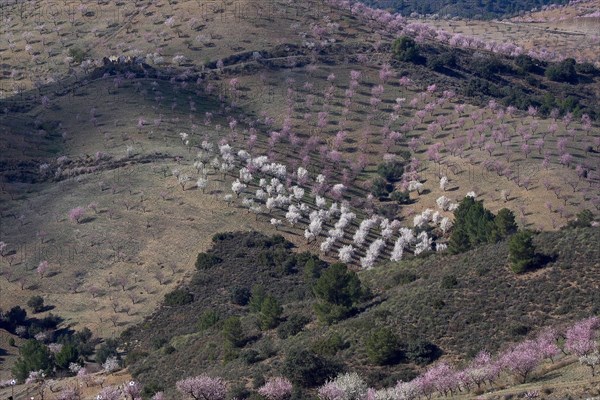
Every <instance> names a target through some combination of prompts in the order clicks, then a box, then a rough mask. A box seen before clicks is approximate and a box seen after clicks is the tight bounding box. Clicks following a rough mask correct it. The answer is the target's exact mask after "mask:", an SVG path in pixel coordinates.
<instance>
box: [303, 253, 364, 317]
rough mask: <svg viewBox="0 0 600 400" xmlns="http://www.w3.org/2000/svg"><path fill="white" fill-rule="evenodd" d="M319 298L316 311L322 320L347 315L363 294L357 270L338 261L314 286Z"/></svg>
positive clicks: (324, 272)
mask: <svg viewBox="0 0 600 400" xmlns="http://www.w3.org/2000/svg"><path fill="white" fill-rule="evenodd" d="M313 292H314V293H315V295H316V296H317V298H318V299H319V302H318V303H317V304H315V311H316V313H317V315H318V317H319V319H320V320H321V321H324V322H326V323H332V322H335V321H339V320H341V319H344V318H345V317H347V316H348V315H349V314H350V313H351V312H352V309H353V306H354V304H355V303H357V302H358V301H359V300H360V298H361V297H362V296H363V289H362V287H361V284H360V280H359V279H358V276H357V275H356V273H355V272H353V271H350V270H348V269H347V268H346V266H345V265H344V264H340V263H336V264H333V265H331V266H330V267H329V268H327V269H326V270H325V271H323V273H322V274H321V276H320V277H319V279H317V281H316V283H315V284H314V286H313Z"/></svg>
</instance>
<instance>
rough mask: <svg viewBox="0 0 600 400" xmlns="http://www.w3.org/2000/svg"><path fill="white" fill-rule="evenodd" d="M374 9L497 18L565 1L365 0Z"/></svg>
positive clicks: (406, 13) (403, 12)
mask: <svg viewBox="0 0 600 400" xmlns="http://www.w3.org/2000/svg"><path fill="white" fill-rule="evenodd" d="M363 2H364V3H365V4H369V5H371V6H372V7H380V8H385V9H393V10H395V11H398V12H400V13H402V14H403V15H409V14H411V13H412V12H417V13H419V14H439V15H451V16H459V17H466V18H473V17H475V18H486V19H490V18H497V17H501V16H503V15H505V14H515V13H518V12H519V11H529V10H530V9H532V8H534V7H539V6H541V5H545V4H564V3H565V2H566V1H565V0H535V1H515V0H502V1H493V0H491V1H487V2H481V1H474V0H460V1H456V0H452V1H451V0H427V1H415V0H412V1H406V0H404V1H396V0H387V1H381V0H375V1H373V0H363Z"/></svg>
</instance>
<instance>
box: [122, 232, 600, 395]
mask: <svg viewBox="0 0 600 400" xmlns="http://www.w3.org/2000/svg"><path fill="white" fill-rule="evenodd" d="M599 239H600V231H599V230H598V229H579V230H572V231H561V232H557V233H542V234H539V235H538V236H537V237H536V239H535V243H536V245H537V249H538V251H539V252H540V253H542V254H545V255H549V256H553V259H552V260H551V261H549V263H548V264H546V265H545V266H544V267H543V268H541V269H539V270H537V271H535V272H532V273H529V274H526V275H522V276H515V275H514V274H513V273H511V272H510V271H509V269H508V267H507V265H506V264H507V262H506V258H507V255H506V254H507V246H506V243H505V242H502V243H498V244H495V245H488V246H483V247H481V248H478V249H475V250H473V251H470V252H467V253H465V254H461V255H456V256H448V255H446V256H440V255H435V254H432V255H430V256H428V257H425V258H416V259H409V260H406V261H402V262H400V263H391V264H389V265H386V266H382V267H380V268H377V269H375V270H372V271H366V272H361V274H360V276H361V280H362V281H363V282H364V283H366V284H367V285H368V286H369V287H370V288H371V289H372V290H373V293H374V295H375V297H374V298H373V300H372V301H371V302H369V304H365V305H364V306H366V308H364V309H363V311H362V312H360V313H359V314H358V315H356V316H354V317H352V318H349V319H347V320H345V321H342V322H340V323H337V324H334V325H332V326H329V327H327V326H322V325H321V324H319V323H317V322H316V321H313V322H311V323H310V324H308V325H307V326H306V327H305V329H304V330H303V332H301V333H300V334H298V335H297V336H294V337H291V338H288V339H285V340H283V339H280V338H278V336H277V335H276V334H275V331H273V330H272V331H266V332H262V333H261V332H260V331H259V330H258V329H257V327H256V325H255V324H256V322H257V315H256V314H254V313H251V312H250V311H249V309H248V308H247V307H240V306H235V305H233V304H231V301H230V296H229V293H230V291H231V289H232V288H234V287H236V286H239V285H240V284H242V285H244V286H247V287H251V286H252V285H253V284H254V283H256V282H261V281H262V282H264V283H266V282H269V283H268V286H267V290H268V291H269V292H271V293H272V294H273V295H275V296H277V297H278V298H279V299H280V300H281V301H282V303H283V304H284V309H285V312H284V316H285V317H289V316H290V315H291V314H292V313H300V314H303V315H311V316H312V317H311V318H313V319H314V312H312V304H313V301H314V300H312V297H311V296H310V291H309V290H308V288H307V287H306V286H305V284H304V282H303V278H302V277H301V276H299V275H298V272H296V273H293V274H291V275H284V276H281V275H280V274H279V273H277V272H276V271H277V269H276V268H266V267H265V266H264V265H262V264H261V262H260V261H258V262H257V259H256V258H255V256H254V255H253V254H256V252H257V251H259V249H257V248H256V247H253V248H246V249H244V243H245V241H246V240H247V239H245V237H244V236H240V237H237V238H235V239H232V240H227V241H223V242H219V243H217V244H216V245H215V248H214V253H215V254H217V255H219V256H220V257H222V258H223V259H224V261H223V264H222V265H219V266H217V267H214V269H211V270H209V271H207V272H202V273H199V274H198V275H197V277H195V278H194V279H193V280H192V282H201V283H202V285H201V286H198V285H197V284H194V283H192V285H190V290H191V291H192V292H193V293H194V294H195V301H194V302H193V303H192V304H189V305H186V306H181V307H178V308H171V307H163V308H161V309H160V310H159V311H158V312H157V313H156V314H155V315H153V316H152V317H151V318H150V319H149V320H147V321H146V322H145V323H144V324H142V325H140V326H138V327H137V328H134V329H132V330H130V331H129V332H128V334H127V335H126V336H125V338H126V340H127V341H128V342H129V343H135V344H134V345H133V346H132V352H133V353H134V354H136V356H138V357H139V356H140V352H141V353H142V354H144V356H143V357H141V359H138V360H137V361H135V362H133V364H132V366H131V367H130V370H131V371H132V373H133V374H134V375H135V376H138V377H139V378H140V379H141V380H142V381H144V382H159V383H161V384H163V385H165V384H166V385H167V386H172V384H173V383H174V381H175V380H177V379H179V378H180V377H181V376H185V375H188V374H198V373H200V372H202V371H209V372H211V373H214V374H219V375H222V376H224V377H225V378H226V379H227V380H228V381H230V382H231V383H232V384H233V383H235V382H237V383H242V382H246V381H248V382H251V381H252V379H253V378H254V377H256V375H259V376H260V375H265V376H270V375H277V374H280V373H281V372H280V368H281V362H282V360H283V358H284V356H285V354H286V353H287V350H288V349H290V348H291V347H293V346H301V347H304V348H309V347H310V346H311V344H314V343H315V342H316V341H317V340H319V338H323V337H327V336H328V335H331V334H332V333H334V332H338V333H340V334H342V336H343V337H344V339H345V340H346V341H347V342H348V343H349V344H350V347H349V348H348V349H346V350H342V351H341V352H339V353H338V355H337V357H338V359H339V360H340V361H342V362H343V363H344V364H345V365H346V366H347V367H348V368H349V369H350V370H354V371H358V372H359V373H360V374H361V375H363V376H365V377H367V379H369V380H370V383H371V384H373V385H376V386H382V385H385V384H388V385H389V384H390V383H392V382H394V381H395V380H396V379H399V378H407V377H410V376H411V375H410V374H411V371H418V370H419V367H418V366H415V365H411V364H406V363H401V364H399V365H398V366H391V367H376V366H373V365H371V364H370V363H369V362H368V359H367V357H366V352H365V348H364V340H365V339H366V337H368V335H369V333H370V332H371V331H372V330H373V328H374V327H377V326H387V327H391V328H392V329H393V330H394V331H396V332H397V333H398V334H399V336H400V337H401V338H402V340H403V342H404V343H406V342H407V341H408V340H410V339H411V338H416V337H418V338H421V339H426V340H429V341H431V342H433V343H434V344H436V345H438V346H439V347H440V348H441V349H442V351H443V353H444V355H443V357H444V358H446V359H448V360H453V361H455V362H459V361H465V360H468V359H469V357H470V356H472V355H474V354H475V353H476V352H478V351H479V350H482V349H487V350H490V351H497V350H500V349H502V348H504V347H505V346H506V345H507V343H510V342H513V341H519V340H522V339H523V338H524V337H525V336H526V333H527V332H530V334H532V335H533V334H535V333H536V332H538V331H539V330H540V329H541V328H543V327H545V326H561V325H563V324H566V323H568V322H570V321H573V320H576V319H578V318H583V317H586V316H589V315H593V314H598V313H599V312H600V309H599V308H598V307H599V304H600V301H599V300H600V299H599V298H598V292H597V290H596V282H598V280H599V279H600V276H599V275H598V274H599V269H598V267H599V265H598V259H599V258H600V257H599V256H600V254H599V250H598V248H597V246H596V244H597V243H598V240H599ZM233 248H235V249H236V250H233ZM240 253H241V254H243V255H244V256H243V257H241V256H240ZM409 274H413V275H414V278H416V280H414V281H413V282H410V283H403V282H406V277H407V276H409ZM450 275H453V276H455V277H456V278H457V281H458V284H457V285H456V286H454V287H448V286H444V284H443V282H444V277H446V276H450ZM217 277H218V278H217ZM414 278H413V279H414ZM399 282H400V283H399ZM283 288H285V289H284V291H283V292H282V291H281V290H282V289H283ZM207 310H216V311H218V312H219V313H220V315H221V316H222V317H223V318H224V317H225V316H227V315H240V316H241V317H242V321H243V324H244V327H245V330H246V334H247V335H248V336H249V337H251V338H252V339H251V340H250V342H249V343H248V344H247V345H246V346H245V348H244V350H242V353H243V352H247V351H248V349H254V350H256V351H257V352H258V353H259V354H261V355H263V354H266V353H267V352H268V351H267V350H265V349H266V348H272V349H274V353H275V354H271V355H270V356H269V357H267V359H266V360H264V361H260V362H258V363H253V364H250V365H248V364H246V363H244V362H243V361H242V360H241V359H236V360H233V361H230V362H226V363H224V362H223V357H224V354H225V353H224V352H225V350H224V348H223V341H222V338H221V332H220V330H219V329H218V328H211V329H209V330H207V331H203V332H202V331H198V328H197V326H196V323H197V320H198V316H199V315H200V314H201V313H202V312H205V311H207ZM158 338H161V339H163V343H162V346H163V347H162V348H161V349H158V350H157V349H156V347H153V344H154V343H156V340H157V339H158ZM138 341H139V342H138ZM166 343H170V344H171V345H172V346H174V347H175V349H176V350H175V351H174V352H173V353H170V354H166V353H165V347H164V346H166ZM135 358H137V357H135ZM167 365H168V366H169V368H167V367H166V366H167ZM578 371H579V372H577V374H578V375H577V374H576V376H578V377H579V378H578V379H581V378H582V377H584V376H585V375H583V374H585V371H582V370H579V369H578ZM544 379H546V378H544ZM569 379H574V377H571V378H569ZM508 382H509V381H506V382H505V383H504V384H506V383H508ZM553 382H554V383H556V382H555V381H553ZM551 385H552V384H550V386H551Z"/></svg>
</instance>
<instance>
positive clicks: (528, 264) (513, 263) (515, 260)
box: [508, 231, 537, 274]
mask: <svg viewBox="0 0 600 400" xmlns="http://www.w3.org/2000/svg"><path fill="white" fill-rule="evenodd" d="M508 254H509V261H510V267H511V269H512V270H513V272H515V273H517V274H521V273H523V272H526V271H527V270H529V269H531V268H532V267H534V266H535V264H536V262H537V256H536V254H535V247H534V245H533V237H532V235H531V233H530V232H528V231H520V232H517V233H516V234H514V235H513V236H512V237H511V238H510V239H509V241H508Z"/></svg>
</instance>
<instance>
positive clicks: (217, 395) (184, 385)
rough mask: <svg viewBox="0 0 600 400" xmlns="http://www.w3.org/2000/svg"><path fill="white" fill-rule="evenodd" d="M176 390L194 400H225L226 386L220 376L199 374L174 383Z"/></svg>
mask: <svg viewBox="0 0 600 400" xmlns="http://www.w3.org/2000/svg"><path fill="white" fill-rule="evenodd" d="M176 387H177V390H179V391H180V392H181V393H183V394H184V395H186V396H189V397H191V398H192V399H194V400H225V398H226V396H227V388H226V386H225V383H224V382H223V381H222V380H221V378H211V377H209V376H208V375H205V374H203V375H199V376H195V377H190V378H186V379H182V380H180V381H178V382H177V383H176Z"/></svg>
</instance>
